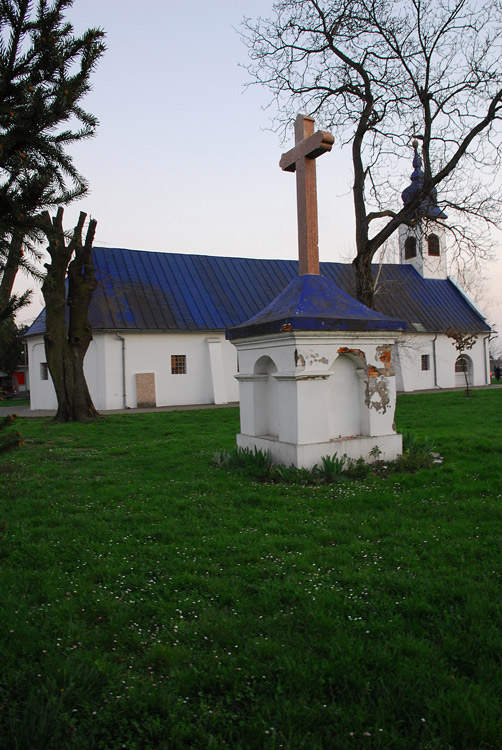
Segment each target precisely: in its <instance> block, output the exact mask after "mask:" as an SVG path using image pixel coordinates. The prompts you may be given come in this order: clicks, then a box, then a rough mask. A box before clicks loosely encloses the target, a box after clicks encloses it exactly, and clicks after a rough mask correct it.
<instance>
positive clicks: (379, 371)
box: [227, 274, 403, 468]
mask: <svg viewBox="0 0 502 750" xmlns="http://www.w3.org/2000/svg"><path fill="white" fill-rule="evenodd" d="M402 329H403V323H402V321H398V320H394V319H392V318H388V317H387V316H385V315H381V314H380V313H377V312H375V311H374V310H370V309H369V308H367V307H365V306H364V305H362V304H361V303H360V302H357V301H356V300H354V299H353V298H352V297H350V296H349V295H347V294H345V292H343V291H342V290H341V289H340V288H339V287H338V286H337V285H336V284H335V283H334V282H333V281H331V280H329V279H326V278H325V277H323V276H319V275H309V274H305V275H303V276H299V277H297V278H296V279H294V280H293V281H291V282H290V284H289V285H288V286H287V287H286V289H284V291H283V292H281V294H280V295H279V296H278V297H276V299H275V300H273V301H272V302H271V303H270V305H268V306H267V307H266V308H265V309H264V310H263V311H262V312H260V313H258V314H257V315H255V316H254V317H253V318H251V319H250V320H248V321H247V322H245V323H242V324H241V325H240V326H237V327H235V328H232V329H230V330H229V331H227V338H229V339H231V340H232V343H233V344H234V345H235V347H236V348H237V352H238V362H239V374H238V375H236V377H237V379H238V381H239V391H240V417H241V431H240V433H239V434H238V435H237V445H238V446H239V447H241V448H251V449H254V448H257V449H259V450H263V451H269V452H270V455H271V456H272V459H273V460H274V461H275V462H277V463H281V464H286V465H291V464H293V465H294V466H298V467H305V468H312V466H314V464H319V463H320V462H321V459H322V457H323V456H330V457H331V456H334V455H335V454H336V455H337V456H338V457H339V458H341V457H342V456H343V455H345V456H347V458H352V459H358V458H363V459H365V460H368V459H369V458H370V454H371V452H372V450H373V449H374V448H375V447H377V448H378V450H379V451H380V453H379V456H380V457H381V458H382V459H384V460H388V461H392V460H394V459H395V458H397V456H399V455H400V453H401V452H402V440H401V435H398V434H397V433H396V430H395V426H394V411H395V405H396V385H395V376H394V370H393V366H392V360H391V350H392V346H393V344H394V343H395V341H396V340H397V338H398V336H399V335H400V333H401V331H402Z"/></svg>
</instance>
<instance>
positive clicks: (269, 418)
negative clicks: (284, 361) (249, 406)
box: [253, 356, 279, 437]
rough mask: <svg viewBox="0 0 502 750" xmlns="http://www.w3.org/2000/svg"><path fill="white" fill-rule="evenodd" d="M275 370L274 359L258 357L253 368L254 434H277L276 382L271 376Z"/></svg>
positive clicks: (277, 397)
mask: <svg viewBox="0 0 502 750" xmlns="http://www.w3.org/2000/svg"><path fill="white" fill-rule="evenodd" d="M275 372H277V367H276V365H275V363H274V361H273V360H272V359H271V358H270V357H268V356H263V357H260V358H259V359H258V360H257V361H256V362H255V366H254V369H253V375H255V376H256V377H255V380H254V384H253V390H254V395H253V400H254V409H255V434H256V435H258V436H261V437H278V436H279V409H278V400H279V393H278V383H277V380H276V379H275V378H274V377H273V373H275Z"/></svg>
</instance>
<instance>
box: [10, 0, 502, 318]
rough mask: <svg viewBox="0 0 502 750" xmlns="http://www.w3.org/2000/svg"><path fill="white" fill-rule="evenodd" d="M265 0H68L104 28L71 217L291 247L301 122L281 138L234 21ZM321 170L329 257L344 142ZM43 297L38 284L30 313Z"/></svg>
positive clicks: (255, 253) (214, 249) (186, 237)
mask: <svg viewBox="0 0 502 750" xmlns="http://www.w3.org/2000/svg"><path fill="white" fill-rule="evenodd" d="M271 7H272V0H211V1H209V0H191V2H186V1H184V0H142V2H141V3H138V2H137V0H134V2H133V0H74V5H73V8H72V9H71V11H70V12H69V18H70V20H71V22H72V23H73V24H74V27H75V31H76V32H77V33H79V32H82V31H84V30H85V29H86V28H88V27H90V26H99V27H101V28H103V29H104V30H105V32H106V35H107V38H106V43H107V46H108V50H107V52H106V53H105V55H104V57H103V58H102V60H101V62H100V63H99V66H98V68H97V70H96V72H95V73H94V75H93V79H92V81H93V91H92V92H91V94H89V96H88V97H87V99H86V101H85V107H86V108H87V109H88V110H89V111H91V112H92V113H93V114H95V115H96V116H97V117H98V118H99V121H100V126H99V129H98V133H97V135H96V137H95V138H94V139H92V140H88V141H86V142H84V143H81V144H79V145H78V146H77V147H76V148H75V149H74V150H73V155H74V160H75V163H76V165H77V167H78V169H79V170H80V171H81V173H82V174H84V175H85V176H86V177H87V179H88V180H89V182H90V188H91V190H90V194H89V195H88V196H87V198H85V199H84V200H83V201H82V202H81V203H79V204H74V205H73V206H71V207H68V208H67V209H66V211H65V227H66V228H67V229H71V228H72V227H73V225H74V223H75V220H76V218H77V216H78V213H79V211H80V210H83V211H86V212H87V213H88V214H90V215H92V216H93V217H94V218H95V219H97V222H98V225H97V233H96V243H95V244H96V245H100V246H105V247H125V248H133V249H138V250H155V251H165V252H182V253H196V254H210V255H232V256H238V257H257V258H296V257H297V234H296V204H295V178H294V175H292V174H290V173H285V172H282V171H281V169H280V168H279V166H278V163H279V159H280V156H281V153H282V152H283V151H285V150H287V149H289V148H290V147H291V146H292V144H293V135H292V134H291V141H290V142H289V143H286V144H282V143H281V142H280V139H279V136H278V135H277V134H276V133H273V132H272V131H270V130H269V125H270V121H271V117H272V114H273V112H272V110H266V109H265V106H266V105H267V103H268V95H267V92H266V91H264V90H262V89H259V88H257V87H251V88H247V89H244V84H245V83H246V81H248V75H247V73H246V71H245V70H244V69H243V68H242V67H240V66H239V63H241V64H245V63H246V57H247V52H246V49H245V47H244V46H243V44H242V42H241V40H240V38H239V35H238V33H237V30H236V29H237V28H238V26H239V24H240V21H241V20H242V17H243V16H245V15H247V16H251V17H253V18H255V17H257V16H259V15H262V16H267V15H269V13H270V9H271ZM410 163H411V155H410ZM410 163H403V166H402V171H403V188H404V187H406V186H407V184H409V175H410V173H411V167H410ZM317 182H318V207H319V235H320V257H321V260H333V261H337V260H349V259H350V258H351V257H352V256H353V248H354V238H353V235H354V225H353V211H352V198H351V194H350V184H351V169H350V160H349V154H347V153H345V152H341V151H339V150H337V149H333V151H332V152H331V153H330V154H326V155H324V156H322V158H320V159H318V163H317ZM500 237H501V239H502V236H500ZM499 244H502V243H499ZM487 275H488V276H489V279H490V288H489V296H490V297H491V304H490V321H492V320H496V321H497V323H498V324H499V328H500V330H501V331H502V303H501V293H500V291H499V290H501V289H502V263H501V262H500V261H499V262H498V263H497V264H496V265H492V266H490V267H489V268H488V270H487ZM24 284H25V285H26V281H24ZM41 307H42V296H41V292H40V291H37V292H36V293H35V295H34V305H33V306H32V308H31V309H30V310H29V311H28V313H27V314H25V317H26V318H29V319H33V317H34V316H35V315H36V314H38V312H39V310H40V309H41Z"/></svg>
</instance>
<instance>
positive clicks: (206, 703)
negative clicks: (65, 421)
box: [0, 390, 502, 750]
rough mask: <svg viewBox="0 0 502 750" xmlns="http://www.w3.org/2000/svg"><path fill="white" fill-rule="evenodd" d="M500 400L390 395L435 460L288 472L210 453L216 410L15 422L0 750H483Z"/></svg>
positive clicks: (9, 465)
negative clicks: (321, 473) (339, 471)
mask: <svg viewBox="0 0 502 750" xmlns="http://www.w3.org/2000/svg"><path fill="white" fill-rule="evenodd" d="M501 405H502V391H500V390H494V391H476V392H474V393H473V395H472V397H471V398H469V399H467V398H465V397H464V396H463V394H461V393H456V392H453V393H445V394H430V395H409V396H401V397H399V399H398V409H397V415H396V419H397V425H398V429H399V430H400V431H403V432H413V433H414V434H415V435H416V436H417V439H420V440H425V439H426V438H427V439H428V440H432V441H434V443H435V446H436V450H437V451H439V452H440V453H441V455H442V456H443V458H444V463H443V464H442V465H441V466H435V467H434V468H432V469H421V470H419V471H417V472H415V473H396V474H392V475H390V476H387V477H380V476H368V477H366V478H364V479H363V480H343V481H340V480H339V481H337V482H336V483H335V484H333V485H321V486H308V487H303V486H298V485H291V484H286V483H284V484H281V483H274V484H272V483H269V484H263V483H260V482H257V481H255V480H253V479H251V478H250V477H249V476H247V475H246V473H245V472H244V471H241V470H239V469H229V468H217V467H215V466H214V465H213V464H212V457H213V454H214V453H215V452H216V451H230V450H231V449H232V447H233V445H234V441H235V433H236V432H237V431H238V411H237V410H236V409H223V410H208V411H189V412H167V413H156V414H142V415H114V416H110V417H106V418H105V419H103V420H101V421H99V422H98V423H95V424H91V425H78V424H74V425H53V424H51V423H50V422H48V421H47V420H40V419H26V420H21V419H20V420H18V422H17V423H16V427H19V428H20V430H21V431H22V432H23V435H24V443H25V445H24V447H22V448H19V449H18V450H16V451H15V452H13V453H11V454H8V455H7V457H4V460H3V463H2V465H1V466H2V473H3V476H2V489H1V491H0V492H1V500H0V536H2V539H1V540H0V622H1V628H2V638H1V644H2V645H1V649H2V650H1V658H2V671H1V675H0V706H1V709H0V747H1V748H6V749H7V748H8V749H9V750H10V749H11V748H19V749H20V750H25V749H26V748H30V749H31V748H36V749H37V750H44V749H45V748H54V749H57V750H66V748H68V749H69V748H77V749H80V748H102V749H103V750H104V749H105V748H106V750H108V749H112V750H115V748H123V747H125V748H127V750H135V749H137V750H143V749H146V748H169V750H171V749H177V748H201V749H204V750H205V749H206V748H232V749H233V750H237V749H242V750H248V748H249V749H251V750H254V749H256V750H262V749H266V750H269V749H272V748H273V749H275V748H280V747H282V748H290V750H300V749H303V748H305V750H307V749H308V750H317V749H319V748H329V749H330V750H331V748H335V749H336V750H338V749H339V748H340V749H341V750H345V748H354V749H356V750H359V748H371V749H372V750H374V749H375V748H380V749H381V750H392V749H394V748H396V749H397V748H403V749H406V750H408V749H413V750H449V749H450V748H454V749H457V748H462V749H465V750H467V749H469V750H475V749H476V750H480V749H482V748H493V749H495V748H500V746H501V737H502V710H501V708H502V706H501V696H500V673H501V672H500V668H501V650H502V649H501V643H502V637H501V601H502V598H501V586H500V572H501V559H500V558H501V548H502V545H501V525H500V520H501V498H502V473H501V457H502V434H501V430H500V412H501ZM4 524H6V527H5V528H4Z"/></svg>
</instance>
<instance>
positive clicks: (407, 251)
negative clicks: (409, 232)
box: [404, 237, 417, 260]
mask: <svg viewBox="0 0 502 750" xmlns="http://www.w3.org/2000/svg"><path fill="white" fill-rule="evenodd" d="M416 254H417V240H416V237H407V238H406V240H405V243H404V259H405V260H409V259H410V258H415V256H416Z"/></svg>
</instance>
